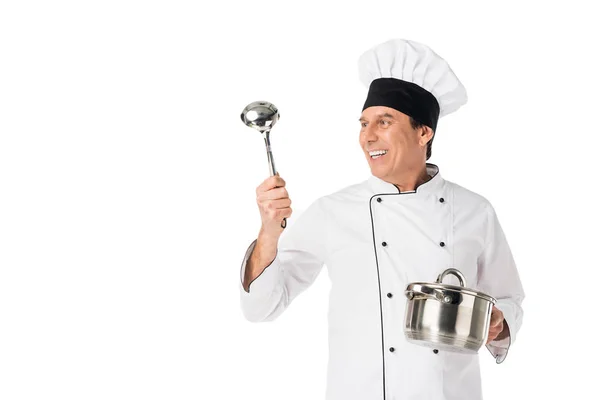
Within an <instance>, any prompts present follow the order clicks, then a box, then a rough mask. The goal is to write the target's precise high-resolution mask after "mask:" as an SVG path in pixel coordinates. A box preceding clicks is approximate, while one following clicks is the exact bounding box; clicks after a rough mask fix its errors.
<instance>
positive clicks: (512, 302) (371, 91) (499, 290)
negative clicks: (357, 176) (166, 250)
mask: <svg viewBox="0 0 600 400" xmlns="http://www.w3.org/2000/svg"><path fill="white" fill-rule="evenodd" d="M358 64H359V76H360V79H361V80H362V82H363V83H364V84H365V86H367V87H368V93H367V96H366V101H365V103H364V105H363V109H362V114H361V116H360V119H359V123H360V131H359V132H360V133H359V144H360V147H361V150H362V151H363V153H364V156H365V158H366V161H367V163H368V165H369V167H370V170H371V175H370V176H369V178H368V179H366V180H364V181H362V182H360V183H356V184H354V185H351V186H348V187H345V188H343V189H341V190H338V191H336V192H334V193H331V194H328V195H325V196H323V197H320V198H318V199H317V200H315V201H314V202H313V203H312V204H310V206H309V207H308V208H307V209H306V210H305V211H304V212H303V213H302V214H300V216H299V217H298V218H297V219H296V221H289V222H290V223H289V224H288V226H287V227H285V228H282V219H283V218H288V217H290V216H291V214H292V210H291V200H290V198H289V195H288V193H287V191H286V189H285V180H284V179H283V178H282V177H280V176H279V175H275V176H273V177H269V178H268V179H266V180H265V181H264V182H262V183H261V184H260V185H259V186H258V187H257V189H256V195H257V204H258V207H259V210H260V214H261V220H262V226H261V228H260V231H259V234H258V236H257V238H256V240H254V241H253V242H252V243H251V244H250V246H249V248H248V249H247V251H246V254H245V256H244V258H243V261H242V266H241V274H240V284H239V287H240V296H241V298H240V300H241V308H242V311H243V314H244V316H245V318H247V319H248V320H249V321H253V322H263V321H272V320H274V319H276V318H277V317H278V316H279V315H281V313H282V312H284V311H285V310H286V309H287V307H289V305H290V304H291V302H292V301H293V300H294V299H295V298H296V297H297V296H298V295H300V294H301V293H302V292H303V291H304V290H306V288H308V287H309V286H310V285H311V284H312V283H313V282H314V281H315V279H316V278H317V276H318V275H319V273H320V272H321V270H322V267H323V265H326V266H327V272H328V275H329V278H330V280H331V292H330V298H329V313H328V318H329V321H328V339H329V362H328V368H327V391H326V398H327V400H378V399H381V400H409V399H432V400H449V399H461V400H477V399H481V398H482V388H481V380H480V368H479V357H478V355H477V354H462V353H455V352H450V351H447V350H443V349H435V348H434V349H432V348H429V347H425V346H419V345H416V344H413V343H409V342H407V341H406V339H405V337H404V331H403V323H404V312H405V307H406V301H407V299H406V297H405V296H404V294H403V292H404V289H405V288H406V286H407V285H408V284H409V283H411V282H433V281H434V280H435V278H436V277H437V276H438V275H439V274H440V273H441V272H442V271H444V270H445V269H447V268H449V267H454V268H457V269H459V270H460V271H461V272H462V274H463V275H464V276H465V278H466V282H467V287H469V288H471V289H475V290H478V291H481V292H484V293H487V294H489V295H491V296H494V297H495V298H496V299H497V303H496V305H495V306H494V307H493V311H492V317H491V322H490V329H489V335H488V338H487V342H486V345H485V346H486V347H487V349H488V350H489V353H490V354H491V355H492V356H493V357H495V359H496V362H497V363H501V362H502V361H503V360H504V359H505V358H506V356H507V353H508V350H509V348H510V346H511V345H512V344H514V342H515V338H516V335H517V333H518V332H519V328H520V326H521V321H522V317H523V311H522V308H521V303H522V301H523V298H524V292H523V288H522V285H521V281H520V279H519V274H518V272H517V268H516V265H515V261H514V259H513V256H512V254H511V250H510V248H509V245H508V243H507V240H506V237H505V235H504V232H503V230H502V228H501V226H500V223H499V220H498V217H497V215H496V213H495V210H494V207H493V206H492V205H491V204H490V202H489V201H488V200H487V199H486V198H484V197H483V196H481V195H479V194H477V193H474V192H472V191H470V190H468V189H466V188H464V187H462V186H460V185H458V184H456V183H453V182H451V181H448V180H445V179H444V178H442V175H441V172H440V169H439V167H438V166H437V165H435V164H431V163H428V162H427V160H429V158H430V157H431V151H432V140H433V138H434V135H435V132H436V129H437V122H438V118H439V117H442V116H444V115H447V114H449V113H452V112H454V111H456V110H457V109H458V108H459V107H461V106H462V105H464V104H465V103H466V101H467V95H466V91H465V88H464V87H463V85H462V84H461V82H460V81H459V80H458V78H457V77H456V75H455V74H454V72H453V71H452V70H451V69H450V67H449V65H448V64H447V63H446V61H445V60H444V59H442V58H441V57H440V56H439V55H437V54H436V53H434V52H433V51H432V50H431V49H430V48H429V47H427V46H426V45H424V44H421V43H418V42H415V41H410V40H402V39H394V40H389V41H387V42H384V43H381V44H379V45H377V46H375V47H373V48H371V49H369V50H367V51H366V52H365V53H363V54H362V55H361V56H360V58H359V63H358ZM455 279H456V278H455V277H454V276H448V277H447V278H446V279H445V280H444V283H446V284H454V285H458V284H459V283H458V281H457V280H455ZM453 280H454V281H453Z"/></svg>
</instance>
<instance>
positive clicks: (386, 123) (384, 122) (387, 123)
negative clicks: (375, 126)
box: [381, 119, 390, 125]
mask: <svg viewBox="0 0 600 400" xmlns="http://www.w3.org/2000/svg"><path fill="white" fill-rule="evenodd" d="M381 124H382V125H389V124H390V121H387V120H385V119H382V120H381Z"/></svg>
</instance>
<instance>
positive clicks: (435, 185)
mask: <svg viewBox="0 0 600 400" xmlns="http://www.w3.org/2000/svg"><path fill="white" fill-rule="evenodd" d="M426 168H427V174H428V175H429V176H431V177H432V178H431V179H430V180H428V181H427V182H425V183H423V184H421V185H419V186H417V189H416V190H414V191H413V190H411V191H406V192H402V194H408V193H412V194H416V195H422V194H428V193H433V192H435V191H436V190H438V189H439V188H440V187H441V186H442V184H443V182H444V180H443V179H442V176H441V174H440V169H439V167H438V166H437V165H435V164H430V163H427V164H426ZM367 181H368V185H369V188H370V189H371V190H372V191H373V193H375V194H386V193H390V194H400V189H398V187H397V186H396V185H394V184H393V183H390V182H387V181H384V180H383V179H381V178H378V177H376V176H375V175H371V176H370V177H369V179H368V180H367Z"/></svg>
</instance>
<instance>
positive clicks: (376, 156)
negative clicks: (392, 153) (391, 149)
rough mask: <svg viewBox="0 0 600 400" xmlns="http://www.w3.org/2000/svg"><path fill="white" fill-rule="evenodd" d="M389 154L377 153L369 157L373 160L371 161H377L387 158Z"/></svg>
mask: <svg viewBox="0 0 600 400" xmlns="http://www.w3.org/2000/svg"><path fill="white" fill-rule="evenodd" d="M387 153H388V151H387V150H384V151H383V152H377V153H376V154H373V155H370V154H369V157H370V158H371V160H377V159H378V158H381V157H383V156H385V155H386V154H387Z"/></svg>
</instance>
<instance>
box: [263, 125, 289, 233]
mask: <svg viewBox="0 0 600 400" xmlns="http://www.w3.org/2000/svg"><path fill="white" fill-rule="evenodd" d="M269 132H270V131H265V132H264V137H265V145H266V146H267V160H268V161H269V171H270V172H271V176H275V175H277V170H276V169H275V160H274V159H273V153H272V152H271V142H270V141H269ZM275 187H280V186H275ZM286 226H287V219H286V218H284V219H283V221H281V227H282V228H283V229H285V227H286Z"/></svg>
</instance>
